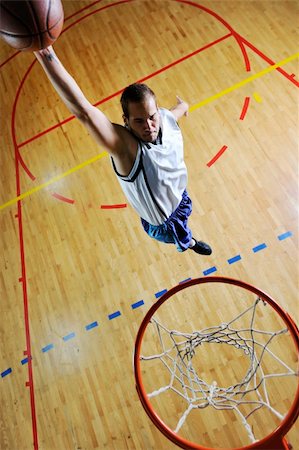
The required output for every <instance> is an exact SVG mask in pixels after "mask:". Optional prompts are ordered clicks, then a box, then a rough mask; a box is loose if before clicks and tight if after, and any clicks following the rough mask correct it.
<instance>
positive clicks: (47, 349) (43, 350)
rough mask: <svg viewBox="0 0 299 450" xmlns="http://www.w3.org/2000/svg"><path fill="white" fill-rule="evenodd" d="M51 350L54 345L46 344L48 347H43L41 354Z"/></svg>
mask: <svg viewBox="0 0 299 450" xmlns="http://www.w3.org/2000/svg"><path fill="white" fill-rule="evenodd" d="M52 348H54V344H48V345H46V346H45V347H43V348H42V352H43V353H46V352H48V351H49V350H52Z"/></svg>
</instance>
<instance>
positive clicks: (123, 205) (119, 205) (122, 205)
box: [101, 203, 128, 209]
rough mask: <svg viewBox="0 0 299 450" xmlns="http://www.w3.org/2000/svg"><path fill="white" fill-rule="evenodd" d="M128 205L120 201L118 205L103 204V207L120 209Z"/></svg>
mask: <svg viewBox="0 0 299 450" xmlns="http://www.w3.org/2000/svg"><path fill="white" fill-rule="evenodd" d="M127 206H128V205H127V204H126V203H120V204H118V205H101V209H119V208H126V207H127Z"/></svg>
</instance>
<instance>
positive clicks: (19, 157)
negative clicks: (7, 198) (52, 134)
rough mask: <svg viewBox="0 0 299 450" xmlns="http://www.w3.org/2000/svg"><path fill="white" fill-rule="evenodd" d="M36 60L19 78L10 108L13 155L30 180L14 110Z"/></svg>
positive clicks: (18, 189)
mask: <svg viewBox="0 0 299 450" xmlns="http://www.w3.org/2000/svg"><path fill="white" fill-rule="evenodd" d="M36 61H37V60H34V61H33V62H32V63H31V64H30V66H29V67H28V69H27V71H26V72H25V75H24V77H23V78H22V80H21V83H20V85H19V87H18V90H17V93H16V96H15V100H14V103H13V108H12V115H11V136H12V140H13V145H14V148H15V157H16V161H19V162H20V164H21V166H22V167H23V169H24V170H25V171H26V173H27V175H29V177H30V178H31V179H32V180H34V179H35V177H34V175H33V174H32V173H31V172H30V170H29V168H28V167H27V165H26V164H25V162H24V160H23V158H22V157H21V155H20V152H19V146H18V143H17V138H16V127H15V122H16V110H17V104H18V100H19V97H20V93H21V90H22V88H23V85H24V83H25V81H26V78H27V77H28V75H29V73H30V72H31V69H32V67H33V66H34V64H35V63H36ZM20 193H21V191H20V186H19V185H17V195H18V196H19V195H20Z"/></svg>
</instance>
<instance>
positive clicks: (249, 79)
mask: <svg viewBox="0 0 299 450" xmlns="http://www.w3.org/2000/svg"><path fill="white" fill-rule="evenodd" d="M298 57H299V52H298V53H295V54H294V55H291V56H289V57H288V58H285V59H283V60H282V61H280V62H278V63H277V64H273V65H271V66H268V67H266V69H264V70H261V71H260V72H258V73H255V74H254V75H251V76H250V77H247V78H245V79H244V80H242V81H240V82H239V83H236V84H234V85H233V86H230V87H229V88H227V89H224V90H223V91H221V92H219V93H218V94H215V95H212V96H211V97H208V98H206V99H205V100H202V101H201V102H199V103H196V104H195V105H193V106H191V107H190V108H189V112H193V111H195V110H196V109H198V108H201V107H202V106H205V105H207V104H208V103H212V102H213V101H214V100H217V99H218V98H220V97H223V96H224V95H226V94H229V93H230V92H233V91H235V90H237V89H239V88H240V87H242V86H245V85H246V84H248V83H251V82H252V81H254V80H256V79H258V78H260V77H262V76H264V75H266V74H268V73H270V72H273V71H274V70H276V69H277V68H278V67H281V66H284V65H285V64H287V63H289V62H290V61H293V60H294V59H297V58H298ZM106 155H107V152H103V153H100V154H99V155H96V156H95V157H93V158H90V159H88V160H87V161H85V162H83V163H81V164H79V165H78V166H76V167H74V168H73V169H70V170H68V171H67V172H64V173H62V174H60V175H57V176H56V177H54V178H52V179H51V180H49V181H47V182H46V183H43V184H40V185H39V186H36V187H35V188H33V189H30V190H29V191H26V192H24V193H23V194H21V195H19V196H18V197H15V198H13V199H11V200H9V201H8V202H6V203H3V205H0V210H1V209H4V208H6V207H7V206H10V205H13V204H14V203H17V202H18V201H20V200H23V199H24V198H26V197H29V196H30V195H32V194H34V193H35V192H38V191H40V190H41V189H44V188H45V187H47V186H49V185H51V184H53V183H55V182H56V181H59V180H61V179H62V178H64V177H66V176H68V175H70V174H71V173H74V172H76V171H77V170H79V169H82V168H83V167H85V166H88V165H89V164H92V163H93V162H95V161H98V160H99V159H101V158H103V157H104V156H106Z"/></svg>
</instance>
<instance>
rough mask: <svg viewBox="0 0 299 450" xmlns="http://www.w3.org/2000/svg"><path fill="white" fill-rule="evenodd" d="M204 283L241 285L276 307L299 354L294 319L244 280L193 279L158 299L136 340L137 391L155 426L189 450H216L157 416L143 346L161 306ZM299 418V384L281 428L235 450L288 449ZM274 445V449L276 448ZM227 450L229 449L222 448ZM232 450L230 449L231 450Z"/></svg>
mask: <svg viewBox="0 0 299 450" xmlns="http://www.w3.org/2000/svg"><path fill="white" fill-rule="evenodd" d="M204 283H225V284H232V285H235V286H239V287H241V288H243V289H246V290H249V291H251V292H253V293H254V294H256V295H257V296H259V297H260V298H261V299H263V300H265V301H266V302H267V303H269V304H270V305H271V306H272V308H273V309H274V310H275V311H276V312H277V313H278V314H279V315H280V317H281V318H282V320H283V321H284V322H285V324H286V325H287V328H288V330H289V332H290V333H291V336H292V338H293V341H294V344H295V347H296V349H297V353H298V354H299V331H298V328H297V326H296V324H295V322H294V321H293V319H292V318H291V317H290V316H289V314H288V313H287V312H286V311H284V310H283V309H282V308H281V307H280V306H279V305H278V304H277V303H276V302H275V300H273V298H271V297H270V296H269V295H268V294H266V293H265V292H263V291H261V290H260V289H258V288H256V287H255V286H252V285H250V284H248V283H245V282H244V281H240V280H236V279H233V278H227V277H220V276H212V277H205V278H194V279H192V280H189V281H186V282H184V283H182V284H179V285H177V286H175V287H173V288H171V289H170V290H169V291H167V292H166V293H165V294H164V295H162V297H160V298H159V300H157V302H156V303H155V304H154V305H152V307H151V308H150V309H149V311H148V312H147V314H146V315H145V317H144V319H143V320H142V322H141V325H140V327H139V330H138V333H137V336H136V341H135V349H134V375H135V383H136V389H137V393H138V396H139V399H140V401H141V403H142V406H143V408H144V409H145V411H146V413H147V415H148V416H149V418H150V419H151V421H152V422H153V423H154V425H155V426H156V427H157V428H158V429H159V430H160V431H161V432H162V433H163V434H164V435H165V436H166V437H167V438H168V439H169V440H170V441H172V442H174V443H175V444H176V445H177V446H179V447H181V448H183V449H186V450H189V449H190V450H215V449H214V448H211V447H203V446H201V445H199V444H195V443H194V442H191V441H188V440H186V439H184V438H182V437H181V436H179V435H178V434H176V433H175V432H174V431H172V430H171V429H170V428H169V427H168V426H167V425H166V424H165V423H164V422H163V420H161V419H160V417H159V416H158V415H157V414H156V412H155V411H154V409H153V407H152V405H151V403H150V401H149V399H148V397H147V393H146V391H145V388H144V386H143V382H142V375H141V367H140V350H141V343H142V339H143V336H144V333H145V329H146V327H147V325H148V323H149V321H150V320H151V318H152V316H153V315H154V314H155V312H156V311H157V310H158V309H159V308H160V306H161V305H162V304H163V303H164V302H166V300H168V299H169V298H170V297H172V296H173V295H174V294H176V293H177V292H179V291H181V290H183V289H186V288H188V287H190V286H194V285H196V284H204ZM298 415H299V384H298V386H297V391H296V395H295V399H294V401H293V403H292V405H291V408H290V410H289V411H288V413H287V415H286V416H285V418H284V419H283V421H282V422H281V423H280V425H279V426H278V427H277V428H276V429H275V430H274V431H273V432H272V433H270V434H269V435H268V436H266V437H264V438H263V439H261V440H260V441H258V442H255V443H254V444H250V445H247V446H244V447H237V448H236V447H234V449H233V450H251V449H259V450H268V449H272V450H273V448H275V450H287V449H288V445H287V442H286V440H285V438H284V436H285V435H286V434H287V432H288V431H289V430H290V429H291V428H292V426H293V424H294V423H295V422H296V420H297V418H298ZM273 446H274V447H273ZM222 450H225V449H222ZM227 450H228V449H227Z"/></svg>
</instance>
